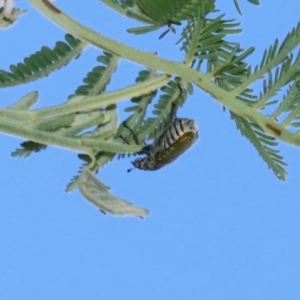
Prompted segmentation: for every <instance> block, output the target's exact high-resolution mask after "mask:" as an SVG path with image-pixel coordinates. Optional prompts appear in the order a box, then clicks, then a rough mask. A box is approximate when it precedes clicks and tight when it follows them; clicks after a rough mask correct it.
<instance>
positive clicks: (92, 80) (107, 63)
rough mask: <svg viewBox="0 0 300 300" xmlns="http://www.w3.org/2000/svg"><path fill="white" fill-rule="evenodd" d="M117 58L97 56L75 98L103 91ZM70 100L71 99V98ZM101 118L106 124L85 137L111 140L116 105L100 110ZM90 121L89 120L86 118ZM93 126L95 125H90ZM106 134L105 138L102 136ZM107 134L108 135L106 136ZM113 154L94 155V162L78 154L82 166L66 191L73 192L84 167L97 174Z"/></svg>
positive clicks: (116, 63) (85, 155)
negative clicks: (106, 119)
mask: <svg viewBox="0 0 300 300" xmlns="http://www.w3.org/2000/svg"><path fill="white" fill-rule="evenodd" d="M118 60H119V59H118V57H116V56H114V55H112V54H110V53H107V52H104V53H103V55H100V56H98V58H97V61H98V62H100V63H101V65H99V66H96V67H94V68H93V69H92V70H91V71H90V72H89V73H88V74H87V76H86V77H85V78H84V79H83V82H84V83H85V84H84V85H81V86H79V87H78V88H77V89H76V91H75V95H76V96H95V95H98V94H101V93H103V92H104V91H105V89H106V87H107V85H108V84H109V82H110V79H111V76H112V75H113V73H114V72H115V71H116V69H117V65H118ZM71 99H72V98H71ZM101 110H102V112H103V113H102V116H104V115H105V117H106V118H107V117H108V122H105V123H103V122H101V123H99V124H100V125H99V126H98V127H97V128H94V129H93V130H92V131H90V132H88V133H87V132H85V133H84V135H85V136H87V135H88V136H90V137H99V136H101V138H102V139H105V140H111V139H112V138H113V137H114V135H115V133H116V131H117V126H118V116H117V111H116V105H110V106H108V107H106V108H101ZM88 119H90V118H88ZM92 125H95V124H91V126H92ZM104 134H106V136H104ZM107 134H108V135H107ZM114 156H115V154H114V153H106V152H103V151H100V152H98V153H97V154H95V157H94V161H93V162H92V159H91V158H90V157H89V156H88V155H87V154H79V155H78V157H79V158H80V159H81V160H83V161H84V163H83V165H82V166H81V167H80V169H79V172H78V173H79V175H76V176H74V177H73V178H72V180H71V182H70V183H69V184H68V185H67V188H66V191H68V192H69V191H73V190H74V189H75V188H77V186H78V180H79V177H80V174H81V172H82V170H83V168H84V167H86V166H87V167H89V169H90V170H91V171H95V172H97V171H98V170H99V168H101V167H103V166H104V165H105V164H106V163H108V162H109V161H110V160H112V159H113V157H114Z"/></svg>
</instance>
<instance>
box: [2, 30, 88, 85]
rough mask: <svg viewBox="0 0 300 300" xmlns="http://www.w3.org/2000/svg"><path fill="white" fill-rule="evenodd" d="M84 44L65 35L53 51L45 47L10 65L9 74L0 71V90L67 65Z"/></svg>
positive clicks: (32, 79) (45, 74) (78, 53)
mask: <svg viewBox="0 0 300 300" xmlns="http://www.w3.org/2000/svg"><path fill="white" fill-rule="evenodd" d="M84 47H85V44H84V43H82V42H80V41H79V40H77V39H76V38H74V37H73V36H72V35H70V34H67V35H66V36H65V41H59V42H57V43H56V45H55V47H54V48H53V49H50V48H49V47H47V46H44V47H42V48H41V50H39V51H37V52H35V53H34V54H31V55H30V56H28V57H26V58H25V59H24V61H23V62H21V63H18V64H16V65H10V72H8V71H5V70H0V88H1V87H11V86H15V85H19V84H24V83H27V82H30V81H34V80H36V79H38V78H41V77H45V76H47V75H49V74H50V73H52V72H53V71H55V70H57V69H60V68H61V67H63V66H65V65H67V64H68V63H69V62H70V61H71V60H72V59H73V58H74V57H77V56H78V55H80V53H81V52H82V50H83V48H84Z"/></svg>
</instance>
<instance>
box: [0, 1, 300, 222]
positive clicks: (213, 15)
mask: <svg viewBox="0 0 300 300" xmlns="http://www.w3.org/2000/svg"><path fill="white" fill-rule="evenodd" d="M248 1H249V2H251V3H252V4H259V2H258V1H257V0H248ZM29 2H30V3H31V4H32V5H33V6H34V7H35V8H37V9H38V10H39V11H40V12H41V13H43V14H44V15H45V16H46V17H47V18H49V19H51V20H52V21H53V22H55V23H56V24H58V25H59V26H61V27H62V28H64V29H65V30H66V31H67V32H68V34H67V35H66V37H65V41H60V42H57V43H56V46H55V47H54V48H52V49H51V48H49V47H42V48H41V50H39V51H38V52H36V53H34V54H32V55H31V56H29V57H26V58H25V59H24V62H22V63H19V64H17V65H11V66H10V72H8V71H4V70H0V87H12V86H15V85H18V84H22V83H24V82H29V81H32V80H35V79H37V78H40V77H44V76H46V75H48V74H49V73H51V72H52V71H54V70H57V69H59V68H61V67H63V66H66V65H67V64H68V63H69V62H70V61H71V60H72V59H73V58H75V57H78V55H79V54H80V53H81V52H82V51H83V49H84V48H85V47H86V46H87V45H89V44H91V45H94V46H95V47H97V48H99V49H101V50H103V53H102V54H100V55H99V57H98V63H97V65H96V66H95V67H94V68H93V69H92V70H91V71H90V72H89V73H88V74H87V75H86V77H85V78H84V80H83V81H84V84H83V85H82V86H80V87H78V88H77V90H76V91H75V93H74V95H72V96H70V97H69V99H68V101H67V102H66V103H63V104H61V105H58V106H54V107H49V108H44V109H36V110H31V109H30V108H31V106H32V105H33V104H34V103H35V102H36V101H37V98H38V94H37V93H30V94H28V95H26V96H24V97H23V98H22V99H21V100H19V101H18V102H17V103H15V104H14V105H12V106H10V107H7V108H5V109H4V108H3V109H0V115H1V119H0V131H1V132H4V133H9V134H13V135H16V136H19V137H22V138H25V139H27V140H28V141H26V142H23V143H22V144H21V146H22V148H20V149H17V150H16V151H14V152H13V153H12V155H13V156H24V157H27V156H29V155H30V154H31V153H33V152H38V151H40V150H41V149H45V148H46V146H48V145H58V146H61V147H65V148H68V149H71V150H74V151H77V152H80V153H81V154H79V158H80V159H81V160H83V165H82V167H81V168H80V172H79V175H77V176H75V177H74V178H73V179H72V181H71V182H70V183H69V185H68V187H67V190H68V191H70V190H73V189H74V188H76V187H77V186H78V184H79V188H80V190H81V191H82V193H83V195H84V196H85V197H86V198H87V199H90V200H91V198H92V199H93V200H91V201H92V202H93V203H96V205H98V206H99V207H100V209H101V210H102V211H109V212H112V213H115V214H125V213H126V214H133V215H137V216H139V217H143V216H144V215H145V214H147V213H148V212H147V211H146V210H143V209H139V208H136V209H137V210H136V211H134V212H132V210H127V208H128V207H127V208H120V207H121V204H120V203H123V204H124V203H125V202H124V201H123V200H120V199H119V198H118V199H119V200H118V201H119V202H118V201H117V202H116V201H115V202H114V201H110V202H109V201H108V202H106V204H105V205H102V204H103V203H102V204H101V201H100V202H99V201H95V200H94V196H93V195H95V194H97V192H96V191H97V190H98V191H101V192H100V194H99V195H98V196H97V197H98V198H99V199H100V198H101V197H102V198H103V197H104V198H105V197H106V196H104V194H105V193H106V194H105V195H108V189H107V187H106V186H105V185H103V184H102V183H99V184H98V183H95V184H94V185H93V186H92V187H90V188H87V185H88V183H87V178H90V177H91V176H93V175H92V174H94V173H96V172H98V170H99V169H100V168H102V167H103V166H104V165H105V164H106V163H108V162H109V161H111V160H112V159H113V158H114V157H115V155H116V154H120V155H121V156H122V155H124V154H126V153H136V152H139V151H140V150H141V149H142V145H136V144H135V143H131V142H132V141H133V137H132V135H130V133H129V132H128V130H126V128H125V127H124V123H121V124H120V125H119V123H118V115H117V111H116V105H117V104H118V102H120V101H123V100H125V99H128V98H131V103H132V104H131V106H128V107H127V108H126V109H125V111H126V112H129V113H130V116H129V117H128V119H127V120H125V121H126V124H127V125H129V126H130V127H131V128H132V130H133V131H134V132H136V134H137V136H138V140H140V141H142V140H146V139H148V140H153V139H155V138H156V137H157V136H158V135H159V134H160V133H161V131H162V130H163V128H165V127H166V125H167V124H168V120H169V119H170V114H171V107H172V104H173V103H174V101H175V102H176V103H177V104H178V105H181V106H182V105H184V102H185V101H186V100H187V98H188V96H189V95H191V94H192V93H193V89H194V88H199V89H202V90H203V91H205V92H207V93H209V94H210V95H211V96H212V97H213V98H214V99H215V100H217V101H219V102H220V103H221V104H222V105H223V106H224V107H225V108H227V109H228V110H229V111H230V115H231V118H232V120H234V121H235V123H236V125H237V128H238V129H239V130H240V132H241V133H242V135H244V136H245V137H246V138H247V139H248V140H249V141H250V142H251V143H252V144H253V145H254V147H255V148H256V149H257V151H258V153H259V155H260V156H261V157H262V158H263V160H264V161H265V162H266V163H267V165H268V167H269V168H270V169H271V170H272V171H273V172H274V174H275V175H276V176H277V177H278V178H279V179H281V180H284V179H285V177H286V170H285V169H284V167H285V165H286V164H285V162H284V161H283V158H282V156H281V155H280V154H279V150H278V143H277V140H281V141H284V142H286V143H289V144H292V145H295V146H300V136H299V131H298V128H299V126H300V122H299V119H300V84H299V67H300V56H299V52H298V53H297V52H296V51H297V48H298V47H299V44H300V26H299V24H298V25H297V27H295V28H294V29H293V30H292V31H291V32H290V33H288V35H287V36H286V38H285V39H284V41H283V42H282V43H281V44H279V42H278V40H275V42H274V44H273V45H272V46H270V47H269V49H267V50H266V51H265V52H264V54H263V57H262V59H261V62H260V63H259V64H257V66H250V65H249V64H247V63H246V58H247V57H249V56H250V55H251V54H252V52H253V51H254V47H251V48H249V49H246V50H242V48H241V46H240V45H239V44H238V43H231V42H229V41H228V36H229V35H232V34H236V33H239V32H241V29H240V28H239V24H238V23H237V22H236V21H235V20H226V19H225V17H224V15H223V14H220V13H219V12H218V11H217V10H216V9H217V7H216V3H215V1H214V0H164V1H158V0H136V1H134V0H102V2H103V3H105V4H106V5H108V6H109V7H111V8H113V9H115V10H116V11H118V12H119V13H121V14H123V15H126V16H128V17H131V18H135V19H137V20H140V21H142V22H145V23H147V24H148V25H147V26H142V27H139V28H131V29H128V32H129V33H134V34H146V33H147V32H149V31H152V30H158V29H160V28H162V27H166V29H167V30H166V31H164V32H163V33H162V34H161V35H160V37H163V36H164V35H165V34H166V33H167V32H168V31H175V27H176V26H177V25H178V26H179V25H180V24H181V26H182V28H183V29H182V32H181V35H180V38H179V40H178V43H177V44H180V45H181V47H180V50H182V51H184V53H185V57H184V60H183V61H181V62H171V61H168V60H165V59H161V58H159V57H157V56H155V55H154V54H150V53H146V52H142V51H139V50H137V49H134V48H132V47H130V46H128V45H125V44H122V43H120V42H118V41H115V40H112V39H110V38H108V37H105V36H103V35H101V34H99V33H96V32H95V31H93V30H91V29H89V28H87V27H85V26H83V25H82V24H80V23H78V22H76V21H75V20H74V19H72V18H71V17H69V16H68V15H66V14H65V13H64V12H62V11H61V10H60V9H59V8H57V7H56V6H54V5H53V4H52V3H51V2H49V1H48V0H47V1H46V0H44V1H39V0H29ZM234 3H235V5H236V7H237V9H238V11H239V12H240V11H241V10H240V7H239V5H238V2H237V0H234ZM75 37H76V38H75ZM120 59H126V60H129V61H131V62H135V63H138V64H139V65H141V66H143V67H144V69H143V70H142V71H141V72H140V73H139V74H138V76H137V78H136V84H134V85H132V86H128V87H125V88H123V89H118V90H115V91H112V92H106V87H107V85H108V84H109V83H110V80H111V77H112V76H113V74H114V72H117V71H118V62H119V60H120ZM257 82H258V83H262V86H263V88H262V90H261V92H260V93H259V94H257V93H255V92H254V90H253V89H252V88H251V85H252V84H253V83H257ZM282 89H285V90H286V92H285V94H284V96H283V97H282V99H281V100H280V101H278V100H275V96H276V94H277V93H278V91H280V90H282ZM158 91H159V93H158ZM154 101H155V103H156V104H155V110H154V111H153V116H152V117H146V112H147V109H148V106H149V104H150V103H151V102H154ZM266 108H267V111H268V113H266V112H265V111H266ZM269 112H271V113H269ZM200 127H201V124H200ZM120 136H121V137H123V138H125V139H126V140H128V141H129V144H126V143H124V140H122V139H120ZM82 171H83V172H82ZM91 172H92V173H91ZM95 180H96V179H95ZM91 181H93V180H91ZM95 182H96V181H95ZM103 193H104V194H103ZM109 195H110V196H109V197H111V198H110V199H115V200H116V199H117V198H116V197H115V198H114V196H112V195H111V194H109ZM122 201H123V202H122ZM112 202H114V204H113V208H112V207H107V205H109V203H112ZM118 203H119V204H120V206H118ZM126 203H127V202H126ZM101 205H102V206H101ZM128 205H129V204H128ZM125 207H126V205H125ZM131 208H132V207H131ZM129 211H130V212H129Z"/></svg>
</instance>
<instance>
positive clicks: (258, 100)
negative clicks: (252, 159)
mask: <svg viewBox="0 0 300 300" xmlns="http://www.w3.org/2000/svg"><path fill="white" fill-rule="evenodd" d="M223 18H224V16H219V17H217V18H215V19H207V18H206V17H205V16H203V14H201V13H199V15H198V17H193V18H191V19H190V20H189V21H188V24H187V26H186V28H185V29H184V30H183V32H182V35H181V39H180V40H179V42H180V43H182V46H181V50H184V51H185V52H186V59H185V62H186V63H187V64H191V65H192V66H193V67H195V68H196V69H197V70H199V71H202V72H206V73H207V76H209V78H211V80H213V82H214V83H215V84H216V85H217V86H219V87H221V88H222V89H224V90H226V91H233V90H235V89H237V88H238V87H240V86H241V85H244V86H245V88H244V89H241V90H240V92H238V93H237V98H238V99H240V100H241V101H243V102H245V103H246V104H247V105H250V106H253V107H258V108H259V109H262V108H265V107H266V106H270V105H272V104H275V103H276V101H274V100H273V99H272V96H273V95H275V93H276V92H277V91H278V90H279V89H280V88H281V87H283V86H284V85H286V83H287V82H288V81H287V80H286V79H287V77H286V78H285V79H282V76H281V75H282V74H284V73H286V72H289V70H290V68H291V57H290V58H288V57H287V56H285V60H284V64H283V65H282V66H281V68H277V71H275V74H274V76H272V73H271V72H268V76H269V79H268V80H267V79H265V80H264V89H263V93H261V95H260V96H257V95H255V94H254V91H253V90H252V89H250V88H249V87H248V86H249V84H247V85H245V82H247V81H248V80H249V78H251V77H252V76H253V75H252V73H251V67H250V66H249V65H248V64H247V63H245V59H246V58H247V57H248V56H249V55H250V54H251V53H252V52H253V51H254V48H253V47H252V48H249V49H247V50H245V51H243V50H241V48H240V45H239V44H237V43H235V44H233V43H229V42H227V41H225V40H224V37H227V36H228V35H229V34H236V33H238V32H239V31H240V29H239V28H238V25H239V24H238V23H236V22H235V21H232V20H224V19H223ZM277 49H278V45H276V44H275V45H274V46H273V47H271V48H270V49H269V51H267V52H265V54H264V57H263V60H262V63H261V65H260V66H259V67H256V68H255V72H257V73H259V70H261V69H264V66H265V64H268V63H270V65H269V68H270V66H271V65H272V63H271V60H272V58H274V57H275V56H276V58H278V56H277V55H278V54H279V53H278V51H277ZM265 71H267V69H264V73H265ZM290 72H291V73H292V72H293V71H292V70H291V71H290ZM293 76H294V74H293V75H292V76H291V77H290V78H293ZM259 104H260V106H259ZM231 116H232V119H233V120H234V121H235V122H236V124H237V127H238V128H239V130H240V131H241V133H242V134H243V135H244V136H246V137H247V138H248V139H249V140H250V141H251V142H252V144H253V145H254V146H255V147H256V149H257V150H258V152H259V154H260V155H261V157H262V158H263V159H264V160H265V161H266V162H267V164H268V166H269V167H270V168H271V169H272V170H273V172H274V173H275V174H276V176H278V178H280V179H282V180H283V179H284V178H285V174H286V172H285V170H284V169H283V166H285V165H286V164H285V163H284V162H283V160H282V157H281V156H279V155H278V152H279V151H278V150H276V149H275V147H276V146H277V143H275V141H274V138H272V137H270V136H268V135H267V134H266V133H263V131H262V130H261V129H260V128H259V127H257V125H256V124H255V123H254V122H253V121H251V120H246V119H243V118H241V117H238V116H236V115H235V114H233V113H231ZM268 143H272V146H273V147H272V148H271V147H269V146H270V145H269V144H268Z"/></svg>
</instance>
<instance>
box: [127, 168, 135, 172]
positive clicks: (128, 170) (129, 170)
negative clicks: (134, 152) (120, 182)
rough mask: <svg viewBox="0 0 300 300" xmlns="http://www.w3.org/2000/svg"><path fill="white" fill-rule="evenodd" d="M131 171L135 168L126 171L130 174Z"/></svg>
mask: <svg viewBox="0 0 300 300" xmlns="http://www.w3.org/2000/svg"><path fill="white" fill-rule="evenodd" d="M133 169H135V167H134V168H130V169H127V172H128V173H130V172H131V171H132V170H133Z"/></svg>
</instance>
